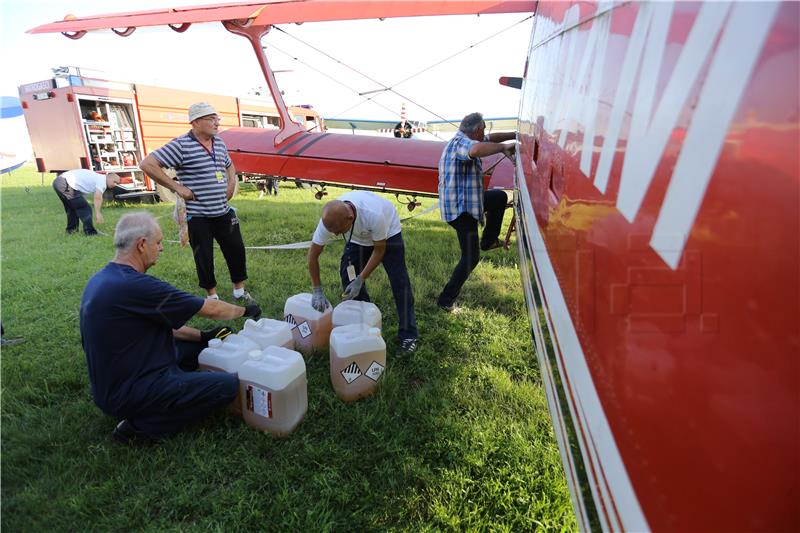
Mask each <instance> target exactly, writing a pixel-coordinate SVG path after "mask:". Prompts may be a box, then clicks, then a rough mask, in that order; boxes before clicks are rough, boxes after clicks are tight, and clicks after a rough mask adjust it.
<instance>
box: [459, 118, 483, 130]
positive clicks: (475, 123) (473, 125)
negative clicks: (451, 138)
mask: <svg viewBox="0 0 800 533" xmlns="http://www.w3.org/2000/svg"><path fill="white" fill-rule="evenodd" d="M482 124H483V115H481V114H480V113H470V114H469V115H467V116H466V117H464V118H463V119H462V120H461V125H460V126H459V127H458V129H460V130H461V131H463V132H464V133H474V132H475V131H476V130H477V129H478V128H480V127H481V125H482Z"/></svg>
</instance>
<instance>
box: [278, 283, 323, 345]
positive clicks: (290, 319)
mask: <svg viewBox="0 0 800 533" xmlns="http://www.w3.org/2000/svg"><path fill="white" fill-rule="evenodd" d="M332 312H333V309H331V307H330V306H329V307H328V308H327V309H325V311H324V312H322V313H320V312H319V311H317V310H316V309H314V308H313V307H311V294H309V293H307V292H304V293H301V294H295V295H294V296H290V297H289V298H288V299H287V300H286V304H285V305H284V306H283V319H284V321H286V322H287V323H289V324H290V325H291V326H292V335H293V336H294V345H295V349H296V350H298V351H301V352H303V353H304V354H306V355H309V354H310V353H312V352H314V351H317V350H322V349H324V348H326V347H327V346H328V339H329V337H330V334H331V327H332V326H331V315H332V314H333V313H332Z"/></svg>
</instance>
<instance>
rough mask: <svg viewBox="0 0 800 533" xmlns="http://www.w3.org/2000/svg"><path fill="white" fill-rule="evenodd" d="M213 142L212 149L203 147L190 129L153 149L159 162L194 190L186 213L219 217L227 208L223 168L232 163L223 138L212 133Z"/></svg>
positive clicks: (226, 184) (225, 180) (225, 174)
mask: <svg viewBox="0 0 800 533" xmlns="http://www.w3.org/2000/svg"><path fill="white" fill-rule="evenodd" d="M212 143H213V150H211V151H208V150H206V148H205V146H203V145H202V144H200V141H198V140H197V138H196V137H195V136H194V134H193V133H192V132H191V131H189V132H188V133H186V134H185V135H181V136H180V137H176V138H175V139H172V140H171V141H170V142H168V143H167V144H165V145H164V146H162V147H161V148H159V149H157V150H154V151H153V152H152V154H153V156H154V157H155V158H156V159H157V160H158V162H159V163H161V166H163V167H168V168H169V167H171V168H174V169H175V170H176V171H177V174H178V179H179V180H180V182H181V184H182V185H185V186H186V187H189V188H190V189H191V190H192V192H193V193H194V197H195V198H196V199H197V200H190V201H187V202H186V214H187V215H188V216H196V217H218V216H221V215H224V214H225V213H227V212H228V210H229V209H230V207H228V200H227V198H226V196H227V190H228V174H227V173H226V172H225V169H227V168H228V167H229V166H231V164H232V163H231V158H230V156H229V155H228V148H227V147H226V146H225V143H224V142H223V141H222V139H220V138H218V137H214V138H212ZM212 154H213V156H212ZM218 172H219V173H221V174H222V179H221V180H220V179H218V178H217V173H218Z"/></svg>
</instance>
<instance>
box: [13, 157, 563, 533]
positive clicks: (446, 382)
mask: <svg viewBox="0 0 800 533" xmlns="http://www.w3.org/2000/svg"><path fill="white" fill-rule="evenodd" d="M52 177H53V176H50V175H46V176H44V184H43V185H42V177H41V175H40V174H38V173H36V172H35V170H34V169H33V168H32V167H30V166H27V167H24V168H23V169H20V170H17V171H15V172H13V173H12V174H10V175H9V174H4V175H2V177H0V183H1V184H2V197H1V198H0V200H1V201H2V248H1V249H0V253H1V254H2V300H1V301H2V310H1V311H2V321H3V325H4V326H5V329H6V336H7V337H16V336H22V337H24V338H25V342H24V343H22V344H19V345H15V346H10V347H6V348H4V349H3V350H2V392H3V394H2V524H1V525H2V528H3V530H4V531H9V532H16V531H37V532H38V531H112V530H116V531H161V530H173V531H174V530H180V531H188V530H212V531H239V530H253V531H307V532H311V531H314V532H316V531H376V530H381V531H382V530H398V531H420V530H423V531H426V530H427V531H431V530H447V531H451V530H469V531H473V530H490V531H532V530H547V531H562V530H574V529H576V522H575V517H574V515H573V511H572V507H571V504H570V499H569V494H568V491H567V486H566V482H565V479H564V472H563V469H562V466H561V460H560V456H559V452H558V447H557V445H556V441H555V438H554V436H553V430H552V426H551V423H550V420H549V416H548V411H547V406H546V402H545V395H544V391H543V389H542V386H541V379H540V376H539V369H538V366H537V363H536V358H535V356H534V354H533V348H532V344H531V339H530V325H529V321H528V315H527V313H526V310H525V304H524V301H523V296H522V289H521V286H520V276H519V272H518V270H517V258H516V253H515V252H514V251H513V249H512V251H503V250H495V251H492V252H490V253H488V254H485V255H484V257H483V258H482V260H481V263H480V264H479V266H478V268H477V269H476V270H475V272H473V274H472V276H471V277H470V279H469V281H468V282H467V284H466V285H465V287H464V290H463V292H462V297H461V300H460V304H461V305H462V306H463V307H464V308H465V309H464V311H463V312H462V313H461V314H458V315H449V314H446V313H443V312H442V311H440V310H439V309H438V308H437V307H436V305H435V298H436V295H437V294H438V292H439V291H440V290H441V288H442V287H443V286H444V284H445V282H446V281H447V279H448V277H449V274H450V272H451V270H452V267H453V266H454V264H455V262H456V261H457V258H458V243H457V240H456V237H455V232H454V231H453V230H451V229H450V228H449V227H448V226H447V225H446V224H444V223H443V222H441V221H440V220H439V214H438V211H436V212H432V213H428V214H426V215H423V216H420V217H417V218H414V219H412V220H409V221H407V222H404V223H403V236H404V240H405V243H406V247H407V250H406V254H407V262H408V267H409V271H410V275H411V279H412V283H413V284H414V293H415V297H416V301H417V304H416V309H417V321H418V323H419V327H420V339H421V343H420V347H419V349H418V351H417V352H416V353H415V354H413V356H412V357H411V358H407V359H400V360H398V359H395V358H394V357H393V353H394V350H395V348H396V341H395V334H396V326H397V317H396V313H395V309H394V303H393V300H392V295H391V290H390V288H389V284H388V281H387V279H386V275H385V273H384V271H383V269H380V268H379V269H378V270H377V271H376V273H375V274H374V275H373V276H372V277H371V278H370V280H369V283H368V284H369V288H370V294H371V296H372V299H373V301H374V302H375V303H376V304H377V305H378V306H379V307H380V309H381V311H382V312H383V323H384V338H385V339H386V340H387V351H388V354H389V355H388V357H387V369H386V372H385V373H384V377H383V378H382V382H381V385H380V387H379V389H378V393H377V394H376V395H374V396H373V397H371V398H368V399H365V400H361V401H359V402H355V403H351V404H345V403H343V402H342V401H340V400H339V399H338V398H337V396H336V395H335V394H334V392H333V389H332V387H331V384H330V378H329V373H328V360H327V355H322V356H321V355H317V356H315V357H312V358H310V359H307V361H306V365H307V375H308V413H307V414H306V417H305V419H304V421H303V422H302V423H301V424H300V426H299V427H298V429H297V430H296V431H295V432H294V433H293V434H292V435H290V436H289V437H287V438H283V439H279V438H275V437H273V436H271V435H268V434H263V433H260V432H257V431H255V430H253V429H251V428H249V427H247V426H246V425H244V423H243V422H241V420H240V419H235V418H233V417H231V416H229V415H227V414H225V413H220V414H217V415H215V416H213V417H211V418H209V419H208V420H206V421H205V422H204V423H202V424H200V425H198V426H193V427H191V428H189V429H188V430H187V431H185V432H184V433H182V434H180V435H178V436H176V437H174V438H172V439H169V440H167V441H164V442H163V443H161V444H160V445H158V446H155V447H150V448H128V447H125V446H122V445H119V444H117V443H115V442H112V441H111V439H110V432H111V430H112V429H113V427H114V425H115V423H116V421H115V420H112V419H111V418H109V417H107V416H105V415H103V414H102V413H101V412H100V410H99V409H97V408H96V407H95V405H94V403H93V402H92V398H91V394H90V390H89V383H88V376H87V372H86V363H85V359H84V354H83V351H82V349H81V344H80V333H79V329H78V328H79V325H78V308H79V305H80V298H81V294H82V291H83V287H84V285H85V283H86V281H87V279H88V278H89V277H90V276H91V274H92V273H94V272H95V271H97V270H98V269H100V268H101V267H102V266H103V265H104V264H105V263H106V262H107V261H108V260H109V259H111V257H112V256H113V246H112V241H111V237H110V235H111V234H112V233H113V228H114V225H115V224H116V221H117V220H118V219H119V217H120V216H121V215H122V214H123V213H125V212H127V211H129V210H132V209H142V208H143V209H146V210H148V211H151V212H152V213H154V214H155V215H156V216H159V217H161V218H160V221H161V224H162V228H163V229H164V234H165V238H166V239H175V238H176V227H175V224H174V223H173V222H172V220H171V212H172V205H170V204H160V205H147V206H134V205H121V204H107V205H106V206H105V208H104V214H105V219H106V222H105V224H104V225H102V226H100V227H99V229H101V231H103V232H105V233H107V234H108V236H98V237H93V238H87V237H84V236H82V235H70V236H67V235H65V233H64V226H65V216H64V213H63V209H62V207H61V204H60V202H59V201H58V198H57V197H56V195H55V193H54V192H53V190H52V188H51V187H50V182H51V181H52ZM329 191H330V195H329V196H327V197H326V199H330V198H332V197H336V196H337V195H339V194H341V193H343V192H345V191H344V190H343V189H329ZM391 198H393V197H391ZM231 203H232V205H234V206H235V207H236V208H237V209H238V210H239V217H240V219H241V221H242V231H243V234H244V238H245V243H246V244H247V245H250V246H259V245H268V244H284V243H290V242H296V241H305V240H308V239H310V237H311V233H312V232H313V229H314V227H315V225H316V222H317V217H318V215H319V211H320V208H321V205H322V204H321V202H319V201H317V200H315V199H314V197H313V195H312V193H311V192H310V191H308V190H300V189H297V188H295V187H294V186H293V185H290V184H283V186H282V187H281V193H280V195H279V196H277V197H265V198H263V199H259V198H258V193H257V192H256V191H255V190H254V189H253V188H251V187H249V186H247V185H244V186H243V188H242V191H241V192H240V193H239V194H238V195H237V196H236V197H235V198H234V199H233V201H232V202H231ZM433 203H434V200H432V199H424V200H423V205H422V207H421V208H418V210H422V209H424V208H426V207H429V206H431V205H433ZM398 206H399V208H400V213H401V217H402V216H405V215H406V214H407V213H408V212H407V210H406V209H405V207H404V206H401V205H399V204H398ZM509 218H510V213H509V214H508V215H507V216H506V224H508V221H509V220H508V219H509ZM341 250H342V243H334V244H332V245H330V246H328V247H327V248H326V250H325V252H324V253H323V256H322V263H321V267H322V272H323V282H324V288H325V292H326V294H327V295H328V297H329V298H330V299H331V300H332V303H334V304H336V303H338V299H337V298H336V296H338V295H339V294H340V293H341V289H340V287H339V285H338V275H337V268H338V260H339V254H340V253H341ZM216 265H217V271H216V272H217V278H218V280H220V294H221V296H222V297H223V299H226V300H228V301H230V300H231V294H230V284H229V283H228V279H229V278H228V275H227V269H226V267H225V264H224V261H223V260H222V256H221V254H220V253H219V251H217V258H216ZM248 271H249V276H250V280H249V282H248V287H249V289H250V291H251V293H252V294H253V295H254V296H255V297H256V298H257V299H258V300H259V302H260V303H261V306H262V308H263V310H264V313H265V316H269V317H272V318H282V317H283V314H282V313H283V304H284V301H285V299H286V298H287V297H288V296H290V295H292V294H296V293H299V292H309V291H310V281H309V277H308V273H307V271H306V268H305V250H279V251H262V250H250V251H248ZM148 273H149V274H152V275H154V276H156V277H159V278H161V279H164V280H166V281H168V282H170V283H172V284H173V285H175V286H177V287H179V288H181V289H183V290H186V291H189V292H193V293H195V294H201V291H200V290H199V289H198V287H197V279H196V275H195V272H194V265H193V261H192V256H191V250H190V249H189V248H188V247H187V248H181V247H179V246H178V245H175V244H165V250H164V253H163V254H162V256H161V259H160V260H159V262H158V264H157V265H156V266H155V267H153V268H152V269H150V271H149V272H148ZM223 281H224V283H223ZM209 324H210V322H208V321H205V320H203V319H198V318H195V319H193V320H192V322H190V325H194V326H197V327H201V328H203V327H207V326H208V325H209ZM242 324H243V321H242V320H237V321H233V322H231V323H229V325H231V326H232V327H233V328H234V329H237V330H238V329H240V328H241V327H242Z"/></svg>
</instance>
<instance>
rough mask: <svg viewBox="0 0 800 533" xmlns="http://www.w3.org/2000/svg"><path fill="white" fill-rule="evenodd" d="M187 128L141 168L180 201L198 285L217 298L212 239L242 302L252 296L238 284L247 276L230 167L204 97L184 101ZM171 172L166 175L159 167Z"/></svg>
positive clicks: (216, 122)
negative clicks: (172, 173) (232, 203)
mask: <svg viewBox="0 0 800 533" xmlns="http://www.w3.org/2000/svg"><path fill="white" fill-rule="evenodd" d="M189 122H190V123H191V125H192V129H191V130H190V131H189V132H188V133H186V134H185V135H181V136H180V137H177V138H175V139H172V140H171V141H170V142H168V143H167V144H165V145H164V146H162V147H161V148H159V149H157V150H154V151H153V152H151V153H150V154H149V155H148V156H147V157H146V158H145V159H144V160H143V161H142V164H141V169H142V170H144V171H145V172H146V173H147V175H148V176H150V177H151V178H153V179H154V180H155V181H156V182H158V183H159V184H161V185H162V186H164V187H166V188H167V189H170V190H172V191H174V192H175V193H176V194H177V195H179V196H180V197H181V198H183V199H184V200H186V219H187V225H188V227H189V243H190V244H191V246H192V252H194V262H195V267H196V269H197V277H198V280H199V285H200V287H202V288H203V289H205V290H206V292H207V293H208V298H212V299H217V298H219V296H218V295H217V280H216V278H215V276H214V240H216V241H217V243H219V247H220V248H221V249H222V255H223V256H224V257H225V261H226V263H227V264H228V271H229V272H230V276H231V281H232V282H233V297H234V299H235V300H236V301H237V302H238V303H241V304H243V305H246V304H253V303H255V300H253V298H252V297H251V296H250V294H249V293H248V292H247V291H246V290H245V288H244V282H245V280H246V279H247V265H246V261H245V250H244V241H243V240H242V233H241V230H240V228H239V219H238V218H237V216H236V211H235V210H234V209H233V208H231V207H230V206H229V205H228V200H230V199H231V197H232V196H233V193H234V191H235V189H236V169H235V168H234V166H233V162H232V161H231V159H230V157H229V155H228V149H227V147H226V146H225V143H224V142H223V141H222V139H220V138H218V137H217V133H218V131H219V122H220V118H219V115H217V112H216V110H214V108H213V107H211V105H210V104H208V103H206V102H200V103H196V104H192V105H191V106H189ZM166 167H171V168H174V169H175V170H176V171H177V174H178V181H174V180H172V178H170V177H169V176H168V175H167V174H166V173H165V172H164V168H166Z"/></svg>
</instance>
